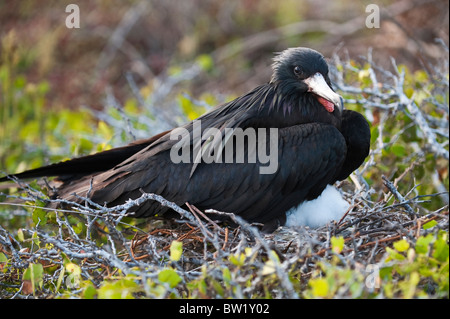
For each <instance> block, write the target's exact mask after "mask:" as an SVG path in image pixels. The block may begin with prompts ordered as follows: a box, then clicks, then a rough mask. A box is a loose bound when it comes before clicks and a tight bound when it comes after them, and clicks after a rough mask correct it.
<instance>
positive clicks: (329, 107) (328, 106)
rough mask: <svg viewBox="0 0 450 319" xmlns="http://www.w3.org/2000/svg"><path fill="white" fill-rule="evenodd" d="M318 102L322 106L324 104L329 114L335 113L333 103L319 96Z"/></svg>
mask: <svg viewBox="0 0 450 319" xmlns="http://www.w3.org/2000/svg"><path fill="white" fill-rule="evenodd" d="M317 100H318V101H319V103H320V104H322V105H323V106H324V107H325V110H327V111H328V112H330V113H331V112H333V111H334V104H333V103H332V102H330V101H328V100H325V99H324V98H323V97H321V96H317Z"/></svg>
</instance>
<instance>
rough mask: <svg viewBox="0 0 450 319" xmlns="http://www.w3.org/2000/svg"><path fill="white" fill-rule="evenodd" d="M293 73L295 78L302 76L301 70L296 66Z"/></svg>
mask: <svg viewBox="0 0 450 319" xmlns="http://www.w3.org/2000/svg"><path fill="white" fill-rule="evenodd" d="M294 73H295V75H296V76H301V75H302V69H301V68H300V67H299V66H298V65H297V66H295V67H294Z"/></svg>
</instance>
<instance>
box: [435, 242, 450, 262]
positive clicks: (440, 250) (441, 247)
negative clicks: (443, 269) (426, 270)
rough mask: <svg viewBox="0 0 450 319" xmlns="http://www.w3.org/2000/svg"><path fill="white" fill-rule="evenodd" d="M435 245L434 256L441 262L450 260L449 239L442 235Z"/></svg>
mask: <svg viewBox="0 0 450 319" xmlns="http://www.w3.org/2000/svg"><path fill="white" fill-rule="evenodd" d="M433 246H434V247H433V248H434V252H433V257H434V258H436V259H437V260H439V261H441V262H448V256H449V249H448V244H447V241H446V240H445V239H444V238H442V237H441V238H438V240H436V241H435V243H434V245H433Z"/></svg>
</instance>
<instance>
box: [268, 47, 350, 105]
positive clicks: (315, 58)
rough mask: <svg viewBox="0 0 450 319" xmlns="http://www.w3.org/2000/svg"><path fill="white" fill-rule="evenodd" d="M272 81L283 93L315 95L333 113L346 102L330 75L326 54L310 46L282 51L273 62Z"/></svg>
mask: <svg viewBox="0 0 450 319" xmlns="http://www.w3.org/2000/svg"><path fill="white" fill-rule="evenodd" d="M272 68H273V75H272V79H271V81H270V82H271V83H274V84H278V85H280V86H281V88H280V89H281V90H282V92H283V95H290V94H296V95H309V94H311V95H312V96H313V97H314V98H315V99H317V101H318V102H319V103H320V104H321V105H322V106H323V107H324V108H325V110H327V111H328V112H329V113H333V112H334V111H335V109H338V110H339V112H340V113H342V109H343V104H342V98H341V96H340V95H339V94H337V93H336V92H334V90H333V89H332V87H331V81H330V78H329V77H328V65H327V62H326V61H325V59H324V57H323V56H322V54H320V53H319V52H317V51H315V50H312V49H309V48H302V47H299V48H290V49H287V50H284V51H283V52H281V53H279V54H278V55H277V56H276V57H275V58H274V63H273V65H272Z"/></svg>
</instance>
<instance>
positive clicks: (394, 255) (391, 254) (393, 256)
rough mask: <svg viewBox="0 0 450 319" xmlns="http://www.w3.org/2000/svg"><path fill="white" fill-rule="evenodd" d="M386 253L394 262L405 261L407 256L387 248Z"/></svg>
mask: <svg viewBox="0 0 450 319" xmlns="http://www.w3.org/2000/svg"><path fill="white" fill-rule="evenodd" d="M386 252H387V253H388V254H389V257H390V258H391V259H394V260H405V256H403V255H402V254H400V253H398V252H397V251H396V250H394V249H392V248H389V247H386Z"/></svg>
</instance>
